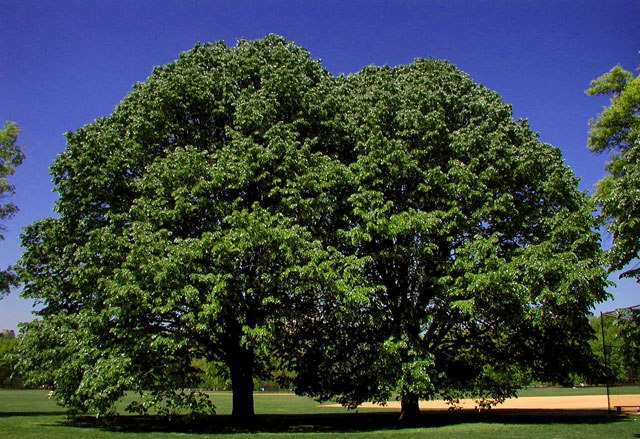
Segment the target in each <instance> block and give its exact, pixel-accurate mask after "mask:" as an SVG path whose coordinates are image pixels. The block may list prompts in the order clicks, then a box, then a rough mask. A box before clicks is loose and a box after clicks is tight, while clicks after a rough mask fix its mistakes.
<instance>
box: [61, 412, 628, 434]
mask: <svg viewBox="0 0 640 439" xmlns="http://www.w3.org/2000/svg"><path fill="white" fill-rule="evenodd" d="M624 418H625V416H624V415H617V414H610V413H608V412H606V411H603V410H598V411H585V410H575V411H573V410H489V411H483V412H477V411H474V410H461V411H455V412H451V411H425V412H423V415H422V416H421V417H420V418H419V419H418V420H416V421H414V422H411V423H401V422H400V421H399V420H398V413H397V412H390V411H376V412H374V411H370V412H358V413H344V414H342V413H339V414H336V413H331V414H304V415H282V414H278V415H258V416H256V417H255V419H253V420H251V421H250V422H246V421H245V422H242V421H238V420H237V419H234V418H232V417H231V416H228V415H214V416H207V417H192V416H174V417H170V418H166V417H157V416H117V417H113V418H106V419H96V418H94V417H88V416H86V417H76V418H73V419H69V420H66V421H63V422H61V424H63V425H65V426H68V427H77V428H98V429H103V430H108V431H114V432H123V433H124V432H126V433H149V432H166V433H191V434H234V433H335V434H339V433H357V432H368V431H374V430H397V429H403V428H429V427H443V426H447V425H455V424H471V423H500V424H516V425H517V424H568V425H571V424H609V423H614V422H619V421H620V420H621V419H624Z"/></svg>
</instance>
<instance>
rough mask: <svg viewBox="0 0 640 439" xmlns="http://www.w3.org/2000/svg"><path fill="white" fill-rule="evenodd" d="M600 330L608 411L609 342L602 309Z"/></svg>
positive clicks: (608, 407) (609, 405)
mask: <svg viewBox="0 0 640 439" xmlns="http://www.w3.org/2000/svg"><path fill="white" fill-rule="evenodd" d="M600 331H601V333H602V356H603V358H604V372H605V385H606V386H607V411H609V412H611V399H610V396H609V361H607V343H606V340H605V336H604V314H603V313H602V311H600Z"/></svg>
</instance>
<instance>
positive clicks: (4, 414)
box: [0, 410, 67, 418]
mask: <svg viewBox="0 0 640 439" xmlns="http://www.w3.org/2000/svg"><path fill="white" fill-rule="evenodd" d="M66 413H67V412H66V411H64V410H52V411H48V412H44V411H40V412H0V418H11V417H14V416H18V417H27V416H60V415H66Z"/></svg>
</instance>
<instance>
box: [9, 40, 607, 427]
mask: <svg viewBox="0 0 640 439" xmlns="http://www.w3.org/2000/svg"><path fill="white" fill-rule="evenodd" d="M51 172H52V175H53V179H54V182H55V185H56V190H57V191H58V193H59V195H60V198H59V201H58V202H57V205H56V210H57V213H58V214H59V216H58V217H56V218H48V219H45V220H42V221H39V222H36V223H34V224H33V225H31V226H29V227H28V228H27V229H26V230H25V234H24V236H23V245H24V247H25V249H26V251H25V254H24V256H23V258H22V260H21V262H20V267H19V270H20V271H19V274H20V278H21V280H22V281H24V283H25V288H24V293H23V295H24V296H26V297H30V298H33V299H35V300H36V301H37V302H38V303H39V304H40V305H41V307H40V311H39V314H40V316H41V317H42V320H39V321H37V322H33V323H30V324H27V325H25V326H24V328H23V329H24V331H25V335H24V337H23V338H22V341H21V344H20V347H19V349H20V366H21V368H22V370H23V372H24V373H25V376H26V377H27V378H28V379H29V380H30V382H32V383H37V382H38V383H45V382H46V383H53V384H54V385H55V387H56V391H55V394H54V396H55V397H56V398H57V399H58V400H59V401H60V402H61V403H63V404H64V405H66V406H67V407H69V408H71V409H73V410H77V411H80V412H85V411H95V412H99V413H109V412H110V411H112V410H113V403H114V402H115V401H116V400H117V399H118V398H120V397H122V396H123V395H124V393H125V392H126V391H127V390H133V391H136V392H139V393H140V394H141V395H142V396H143V397H142V398H140V399H138V400H136V401H135V402H134V403H133V404H132V405H131V406H130V409H131V410H134V411H136V412H146V411H148V410H153V409H154V408H155V409H156V410H161V412H162V413H169V412H172V411H174V410H184V409H185V408H188V409H189V410H191V411H193V412H199V411H201V410H202V411H205V412H206V411H210V410H211V409H212V408H211V406H210V405H209V404H208V400H206V398H205V399H203V398H201V396H200V395H199V394H197V393H191V392H187V391H183V390H182V389H185V388H191V387H193V386H194V383H198V382H199V380H200V379H201V377H202V370H203V368H204V367H205V366H203V365H202V364H199V363H198V361H201V360H204V361H205V363H204V364H205V365H207V366H206V367H209V366H208V365H216V366H215V367H218V366H219V365H221V364H224V366H223V367H222V369H225V370H226V369H228V372H229V378H230V380H231V385H232V389H233V393H234V396H233V400H234V414H236V415H239V416H245V415H246V416H250V415H251V414H253V406H252V402H251V398H252V391H253V386H254V379H255V378H267V379H268V378H270V377H272V376H274V374H275V375H277V374H278V373H279V379H280V380H281V382H282V383H283V384H285V383H286V384H287V385H289V384H292V385H293V386H294V387H295V389H296V391H297V392H298V393H300V394H306V395H311V396H313V397H315V398H318V399H330V398H335V399H337V400H338V401H339V402H341V403H343V404H344V405H347V406H350V407H354V406H355V405H357V404H358V403H359V402H362V401H366V400H373V401H384V400H386V399H388V398H389V397H391V396H392V395H394V394H398V395H400V398H401V399H403V400H410V401H412V402H413V403H415V404H417V401H418V398H419V397H420V398H433V397H434V396H435V395H436V394H438V395H444V396H445V397H447V398H449V399H451V400H454V399H456V398H459V397H461V396H465V395H471V396H473V397H476V398H478V399H479V401H480V402H481V403H485V402H487V403H489V404H490V403H492V402H494V401H500V400H502V399H504V398H506V397H509V396H511V395H513V394H514V393H515V390H516V389H517V388H518V387H519V386H520V385H521V384H522V382H524V381H526V380H527V379H529V378H535V379H540V380H546V381H548V380H562V379H563V378H565V377H566V376H568V375H569V374H570V373H572V372H576V371H579V370H581V369H582V368H584V367H585V365H588V363H589V361H590V359H591V356H590V351H589V347H588V344H587V341H588V339H589V338H590V337H591V336H592V335H593V332H592V329H591V327H590V326H589V322H588V319H587V312H588V310H589V308H590V307H591V306H592V305H593V304H594V303H595V302H597V301H600V300H603V299H604V298H605V293H604V286H605V284H606V273H605V272H604V270H603V269H602V267H601V266H600V264H601V260H600V258H601V254H600V246H599V237H598V235H597V234H596V233H594V232H593V231H592V229H593V227H594V226H595V224H594V219H593V217H592V206H591V205H590V204H589V201H588V199H587V198H586V196H585V194H583V193H581V192H579V191H578V190H577V179H576V177H575V176H574V175H573V174H572V173H571V171H570V170H569V169H568V168H567V167H566V166H564V164H563V163H562V158H561V155H560V152H559V150H558V149H557V148H554V147H552V146H549V145H545V144H541V143H540V142H539V141H538V140H537V137H536V135H535V134H534V133H532V132H531V130H530V128H529V127H528V125H527V124H526V122H524V121H514V120H513V119H512V117H511V111H510V108H509V106H508V105H506V104H504V103H503V102H502V101H501V100H500V98H499V97H498V96H497V95H496V94H495V93H493V92H491V91H489V90H487V89H485V88H484V87H482V86H479V85H477V84H476V83H474V82H473V81H472V80H471V79H470V78H469V77H468V76H466V75H465V74H463V73H461V72H460V71H458V70H457V69H456V68H455V67H454V66H452V65H450V64H448V63H445V62H441V61H435V60H418V61H416V62H414V63H413V64H411V65H407V66H399V67H395V68H389V67H382V68H378V67H368V68H366V69H364V70H363V71H362V72H360V73H358V74H355V75H350V76H346V77H345V76H341V77H337V78H336V77H331V76H330V75H329V74H328V73H327V72H326V70H325V69H323V68H322V66H321V65H320V64H319V63H318V62H317V61H314V60H311V59H310V58H309V55H308V53H307V52H306V51H305V50H304V49H301V48H299V47H296V46H294V45H293V44H291V43H289V42H287V41H286V40H284V39H282V38H280V37H277V36H269V37H266V38H263V39H260V40H256V41H251V42H247V41H240V42H239V44H238V46H237V47H234V48H229V47H227V46H225V45H224V44H223V43H216V44H205V45H197V46H196V47H194V48H193V49H192V50H190V51H188V52H185V53H183V54H182V55H181V56H180V58H179V59H178V60H177V61H175V62H173V63H170V64H168V65H166V66H163V67H158V68H156V69H154V72H153V74H152V75H151V76H150V77H149V78H148V79H147V80H146V81H145V82H144V83H141V84H137V85H135V86H134V89H133V90H132V91H131V93H129V95H127V96H126V97H125V98H124V99H123V100H122V102H121V103H120V104H118V106H117V107H116V109H115V110H114V112H113V113H112V114H111V115H110V116H108V117H104V118H101V119H98V120H97V121H96V122H94V123H92V124H90V125H87V126H85V127H83V128H80V129H78V130H77V131H75V132H73V133H68V134H67V148H66V150H65V152H64V153H63V154H61V155H60V156H59V157H58V158H57V159H56V161H55V163H54V164H53V166H52V168H51ZM212 367H213V366H212ZM216 373H217V372H216ZM206 374H207V371H206V369H205V376H206ZM416 408H417V406H416Z"/></svg>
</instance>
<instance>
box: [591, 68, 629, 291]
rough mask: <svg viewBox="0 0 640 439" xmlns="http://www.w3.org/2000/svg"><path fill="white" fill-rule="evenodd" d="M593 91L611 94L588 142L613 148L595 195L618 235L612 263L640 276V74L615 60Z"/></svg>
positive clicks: (597, 149) (594, 147)
mask: <svg viewBox="0 0 640 439" xmlns="http://www.w3.org/2000/svg"><path fill="white" fill-rule="evenodd" d="M587 94H588V95H602V94H604V95H612V97H611V103H610V105H609V106H608V107H606V108H605V109H604V110H603V111H602V113H600V114H599V115H598V117H597V118H596V119H595V120H592V121H591V130H590V131H589V148H590V149H591V150H592V151H595V152H608V153H610V161H609V162H608V163H607V165H606V169H607V171H608V175H606V176H605V177H604V178H603V179H602V180H600V181H599V182H598V185H597V190H596V193H595V199H596V201H597V203H598V204H599V206H600V208H601V212H602V215H603V216H604V218H605V219H606V221H607V229H608V230H609V232H611V234H612V235H613V246H612V248H611V249H610V251H609V255H610V257H611V259H610V262H611V268H612V269H613V270H625V267H627V268H626V270H625V271H624V272H623V274H622V276H624V277H635V278H636V280H637V281H640V266H638V264H637V259H638V257H639V256H640V76H636V77H635V78H634V77H633V74H632V73H631V72H628V71H626V70H624V69H623V68H622V67H620V66H615V67H614V68H612V69H611V70H610V71H609V72H607V73H605V74H604V75H602V76H600V77H599V78H597V79H594V80H593V81H592V82H591V87H590V88H589V89H588V90H587Z"/></svg>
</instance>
